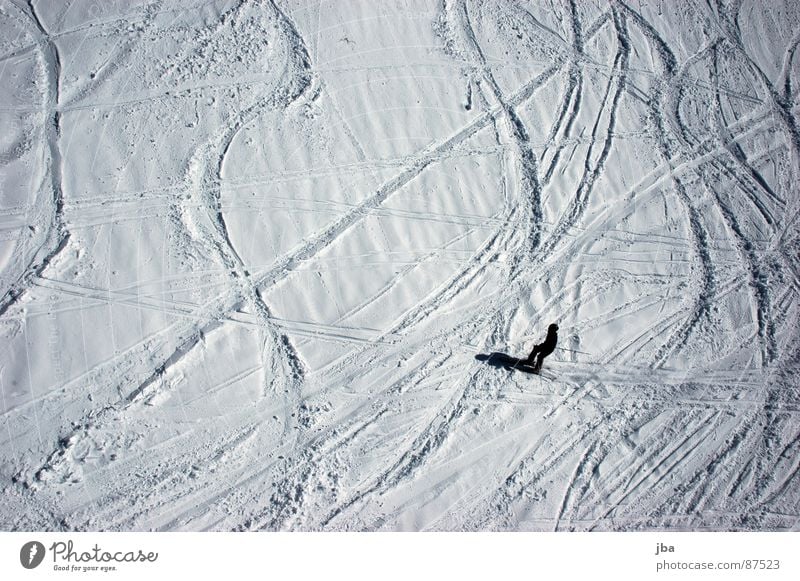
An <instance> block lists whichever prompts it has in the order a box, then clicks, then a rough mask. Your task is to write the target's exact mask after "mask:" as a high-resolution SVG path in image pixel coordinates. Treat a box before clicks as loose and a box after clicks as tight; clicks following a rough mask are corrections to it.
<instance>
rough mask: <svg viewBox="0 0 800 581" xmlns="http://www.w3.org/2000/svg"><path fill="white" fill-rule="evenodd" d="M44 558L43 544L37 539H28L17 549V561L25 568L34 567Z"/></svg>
mask: <svg viewBox="0 0 800 581" xmlns="http://www.w3.org/2000/svg"><path fill="white" fill-rule="evenodd" d="M43 560H44V545H43V544H42V543H40V542H39V541H30V542H27V543H25V544H24V545H22V548H21V549H20V550H19V562H20V563H22V566H23V567H25V568H26V569H35V568H36V567H38V566H39V565H41V564H42V561H43Z"/></svg>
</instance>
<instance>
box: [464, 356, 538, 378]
mask: <svg viewBox="0 0 800 581" xmlns="http://www.w3.org/2000/svg"><path fill="white" fill-rule="evenodd" d="M475 359H477V360H478V361H485V362H486V363H488V364H489V365H491V366H492V367H501V368H504V369H512V370H514V371H524V372H525V373H538V372H537V371H536V370H535V369H534V368H533V367H531V366H530V365H528V364H527V363H525V360H524V359H519V358H518V357H512V356H511V355H507V354H506V353H498V352H496V351H495V352H494V353H490V354H489V355H486V354H485V353H481V354H480V355H476V356H475Z"/></svg>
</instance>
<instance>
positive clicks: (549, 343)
mask: <svg viewBox="0 0 800 581" xmlns="http://www.w3.org/2000/svg"><path fill="white" fill-rule="evenodd" d="M557 332H558V325H556V324H555V323H552V324H551V325H550V326H549V327H547V337H545V339H544V343H539V344H538V345H534V346H533V351H531V354H530V355H528V358H527V359H525V360H524V361H523V363H524V364H525V365H530V366H532V367H533V369H534V370H536V371H537V372H538V371H539V370H541V369H542V361H544V358H545V357H547V356H548V355H550V354H551V353H552V352H553V350H554V349H555V348H556V342H557V341H558V333H557ZM537 355H538V356H539V357H537V358H536V361H535V362H534V357H536V356H537Z"/></svg>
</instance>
